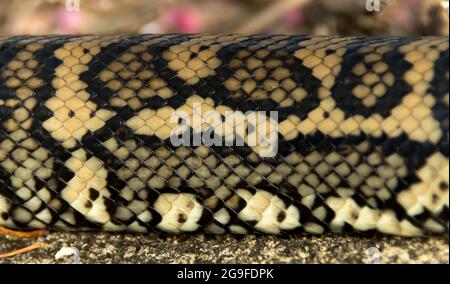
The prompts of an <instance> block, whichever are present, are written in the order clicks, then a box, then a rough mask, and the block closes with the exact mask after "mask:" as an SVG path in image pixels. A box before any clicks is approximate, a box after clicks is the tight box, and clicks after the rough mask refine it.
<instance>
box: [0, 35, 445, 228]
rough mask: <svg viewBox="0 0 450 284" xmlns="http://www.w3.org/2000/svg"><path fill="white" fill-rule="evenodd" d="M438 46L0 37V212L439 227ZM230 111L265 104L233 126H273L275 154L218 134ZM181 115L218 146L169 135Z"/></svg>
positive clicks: (118, 222) (6, 219)
mask: <svg viewBox="0 0 450 284" xmlns="http://www.w3.org/2000/svg"><path fill="white" fill-rule="evenodd" d="M448 55H449V52H448V38H447V37H420V38H404V37H309V36H276V35H272V36H268V35H254V36H250V35H233V34H231V35H230V34H224V35H135V36H133V35H127V36H92V35H83V36H18V37H9V38H0V226H3V227H8V228H13V229H22V230H31V229H41V228H49V229H55V230H96V229H97V230H99V229H102V230H108V231H134V232H151V231H160V232H167V233H181V232H195V231H200V230H201V231H206V232H210V233H216V234H223V233H236V234H245V233H252V232H262V233H273V234H284V233H302V232H304V233H311V234H321V233H325V232H360V233H366V234H373V233H382V234H394V235H404V236H423V235H448V227H449V226H448V220H449V189H448V184H449V131H448V129H449V125H448V120H449V81H448V80H449V78H448V76H449V68H448ZM196 106H197V108H196ZM179 111H182V112H184V113H185V114H187V118H193V117H194V116H195V113H196V112H197V113H199V114H201V115H204V114H206V113H208V111H211V113H216V114H217V113H218V114H219V115H218V117H219V120H218V121H217V120H214V119H212V120H211V121H201V123H198V124H195V123H193V122H192V121H189V119H187V120H186V119H185V120H183V119H179V120H177V121H173V120H172V119H171V117H172V116H173V114H174V113H178V112H179ZM233 111H234V112H237V113H239V114H241V115H243V118H244V119H247V118H248V116H250V115H251V114H252V113H253V114H255V113H256V112H258V113H262V114H263V115H265V116H263V118H264V119H262V120H258V121H256V122H255V121H254V122H253V123H251V122H248V121H246V122H245V123H244V125H245V133H244V134H246V135H250V134H251V133H256V131H261V133H266V132H264V131H268V130H267V129H266V128H264V129H266V130H261V129H260V128H258V126H259V125H263V123H262V122H263V121H264V122H269V124H268V125H269V126H270V125H272V124H273V123H274V124H275V126H276V127H277V128H276V133H275V134H276V135H275V137H276V140H275V141H276V148H271V149H272V150H274V149H275V150H276V151H275V152H274V153H273V155H263V154H261V153H262V152H261V151H262V150H263V149H264V147H265V144H264V143H263V142H261V141H259V142H258V141H257V142H256V143H253V144H251V143H250V140H248V138H245V137H242V136H239V135H237V134H238V133H237V131H235V130H234V128H233V129H231V130H230V129H229V128H228V130H226V125H225V124H226V123H225V122H226V121H227V120H226V116H227V112H233ZM272 113H273V114H276V115H277V117H276V119H273V117H272V116H271V114H272ZM181 123H184V126H185V128H183V129H184V130H183V132H180V133H181V134H185V133H188V134H189V133H190V134H189V135H190V136H188V138H189V139H191V138H192V139H194V136H196V137H203V136H201V135H203V134H205V133H206V132H208V131H209V132H208V135H210V136H214V135H215V136H214V137H215V138H216V139H218V140H217V141H219V142H224V143H223V144H222V145H217V144H213V145H209V144H205V143H203V142H204V141H203V140H201V141H200V142H202V141H203V142H202V143H200V144H196V145H184V144H180V145H176V143H174V142H173V141H172V140H171V135H172V134H173V131H174V129H175V128H176V127H177V126H179V124H181ZM257 129H258V130H257ZM188 130H189V131H188ZM267 133H268V132H267ZM239 139H240V141H241V142H242V143H241V144H237V143H234V144H233V143H231V145H229V144H226V143H225V142H226V141H228V142H230V141H231V142H236V141H238V140H239Z"/></svg>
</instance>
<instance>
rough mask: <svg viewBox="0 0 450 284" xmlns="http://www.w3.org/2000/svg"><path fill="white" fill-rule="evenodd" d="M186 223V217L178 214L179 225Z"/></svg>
mask: <svg viewBox="0 0 450 284" xmlns="http://www.w3.org/2000/svg"><path fill="white" fill-rule="evenodd" d="M186 221H187V218H186V215H185V214H178V222H179V223H184V222H186Z"/></svg>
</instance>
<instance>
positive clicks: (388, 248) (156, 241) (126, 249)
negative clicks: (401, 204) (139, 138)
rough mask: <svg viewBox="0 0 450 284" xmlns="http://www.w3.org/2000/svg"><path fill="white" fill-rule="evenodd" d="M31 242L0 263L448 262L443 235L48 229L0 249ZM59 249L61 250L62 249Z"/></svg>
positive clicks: (5, 241) (3, 240)
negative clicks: (59, 256)
mask: <svg viewBox="0 0 450 284" xmlns="http://www.w3.org/2000/svg"><path fill="white" fill-rule="evenodd" d="M35 241H39V242H42V243H44V244H45V247H43V248H41V249H37V250H34V251H31V252H28V253H24V254H20V255H17V256H14V257H9V258H3V259H0V263H65V262H74V260H75V262H78V260H77V259H76V258H73V257H70V256H66V257H64V258H62V259H59V260H56V259H55V255H56V254H57V253H58V252H59V251H61V249H62V248H64V249H63V251H64V252H67V251H71V250H70V249H68V248H75V250H73V251H79V261H80V262H81V263H183V264H185V263H373V262H380V263H449V243H448V239H445V238H401V237H361V236H342V235H325V236H290V237H277V236H263V235H249V236H243V237H242V236H241V237H239V236H232V235H227V236H212V235H201V234H197V235H180V236H162V235H158V234H150V235H136V234H111V233H98V232H83V233H61V232H51V233H50V234H49V235H47V236H45V237H41V238H39V239H37V240H36V239H17V238H11V237H5V236H0V253H3V252H8V251H12V250H15V249H18V248H22V247H25V246H27V245H29V244H31V243H33V242H35ZM60 254H61V253H60Z"/></svg>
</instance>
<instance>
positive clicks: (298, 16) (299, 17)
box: [282, 9, 303, 27]
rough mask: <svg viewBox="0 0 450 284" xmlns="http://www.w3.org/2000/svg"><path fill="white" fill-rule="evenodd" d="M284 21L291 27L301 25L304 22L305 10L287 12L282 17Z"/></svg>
mask: <svg viewBox="0 0 450 284" xmlns="http://www.w3.org/2000/svg"><path fill="white" fill-rule="evenodd" d="M282 21H283V22H284V23H286V24H287V25H288V26H291V27H296V26H298V25H300V24H301V23H302V21H303V9H293V10H291V11H289V12H287V13H286V14H285V15H284V16H283V17H282Z"/></svg>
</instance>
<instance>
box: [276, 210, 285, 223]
mask: <svg viewBox="0 0 450 284" xmlns="http://www.w3.org/2000/svg"><path fill="white" fill-rule="evenodd" d="M285 218H286V213H284V211H281V212H280V213H278V216H277V221H278V222H280V223H281V222H283V220H284V219H285Z"/></svg>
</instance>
